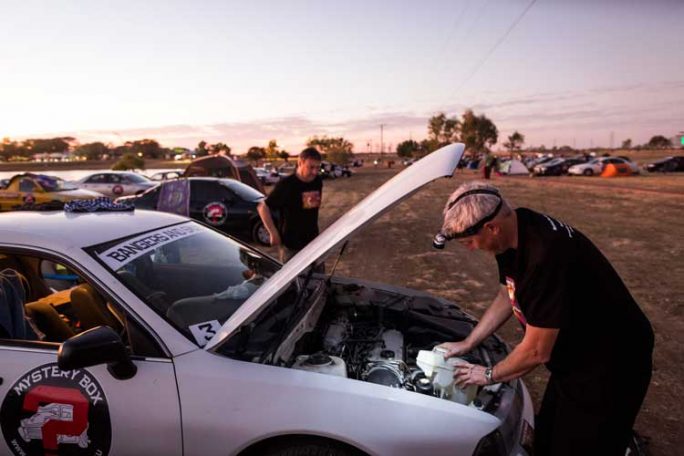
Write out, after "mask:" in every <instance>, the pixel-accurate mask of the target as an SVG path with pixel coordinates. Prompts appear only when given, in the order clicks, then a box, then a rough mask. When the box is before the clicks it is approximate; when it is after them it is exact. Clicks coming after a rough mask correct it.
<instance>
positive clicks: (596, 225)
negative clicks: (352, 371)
mask: <svg viewBox="0 0 684 456" xmlns="http://www.w3.org/2000/svg"><path fill="white" fill-rule="evenodd" d="M400 169H401V167H399V168H394V169H386V168H373V167H372V166H370V167H368V166H367V167H365V168H361V169H360V170H359V171H358V172H357V174H355V175H354V176H353V177H352V178H349V179H347V178H340V179H336V180H328V181H325V184H324V193H323V207H322V210H321V228H325V227H327V226H328V225H329V224H330V223H332V222H333V221H334V220H335V219H336V218H337V217H339V216H340V215H341V214H343V213H344V212H346V211H347V210H348V209H349V208H350V207H352V206H353V205H354V204H355V203H356V202H358V201H359V200H361V199H362V198H363V197H364V196H366V195H367V194H369V193H370V192H371V191H373V190H374V189H376V188H377V187H378V186H379V185H380V184H382V183H383V182H384V181H386V180H387V179H389V178H390V177H392V176H393V175H394V174H395V173H396V172H398V171H399V170H400ZM476 177H478V175H475V174H473V173H472V172H471V171H468V172H464V173H462V174H459V173H457V174H456V175H455V176H454V177H453V178H451V179H441V180H439V181H436V182H434V183H432V184H430V185H429V186H427V187H425V188H424V189H423V190H421V191H419V192H418V193H417V194H415V195H414V196H413V197H412V198H410V199H408V200H406V201H405V202H403V203H401V204H400V205H399V206H397V207H396V208H394V209H393V210H392V211H390V212H389V213H388V214H386V215H385V216H383V217H382V218H380V219H378V220H377V221H375V222H374V223H373V224H372V225H371V226H369V227H367V228H366V229H365V230H364V231H362V232H361V233H359V234H358V235H357V236H356V237H354V238H352V240H351V242H350V243H349V245H348V247H347V251H346V252H345V254H344V257H343V258H342V260H341V261H340V264H339V266H338V268H337V272H336V274H339V275H345V276H351V277H360V278H364V279H368V280H376V281H380V282H385V283H390V284H396V285H401V286H406V287H410V288H416V289H421V290H425V291H427V292H430V293H433V294H435V295H439V296H442V297H444V298H447V299H450V300H452V301H453V302H455V303H456V304H458V305H460V306H461V307H463V308H465V309H467V311H469V312H470V313H472V314H474V315H475V316H480V315H481V314H482V312H483V310H484V309H485V308H486V306H487V305H488V304H489V302H490V300H491V299H492V298H493V296H494V294H495V292H496V288H497V270H496V262H495V260H494V258H493V257H492V256H490V255H487V254H484V253H481V252H468V251H466V250H465V249H464V248H462V247H460V246H458V245H449V246H448V247H447V248H446V249H445V250H442V251H438V250H435V249H433V248H432V246H431V242H432V237H433V236H434V234H435V233H436V232H437V230H438V229H439V228H440V223H441V210H442V207H443V205H444V202H445V200H446V198H447V196H448V195H449V194H450V193H451V192H452V191H453V190H454V189H455V188H456V187H457V186H458V184H459V183H461V182H463V181H464V180H470V179H474V178H476ZM492 182H493V183H494V184H495V185H497V186H499V187H500V188H501V190H502V191H503V193H504V195H505V196H506V197H507V198H508V199H509V200H510V201H511V202H512V203H513V204H514V205H515V206H525V207H529V208H532V209H535V210H538V211H541V212H545V213H548V214H550V215H552V216H553V217H556V218H558V219H561V220H563V221H565V222H568V223H570V224H571V225H573V226H574V227H576V228H577V229H579V230H581V231H583V232H584V233H585V234H586V235H588V236H589V237H590V238H591V239H592V240H593V241H594V243H595V244H596V245H597V246H598V247H599V248H600V249H601V251H602V252H603V253H604V254H605V255H606V256H607V257H608V259H609V260H610V261H611V262H612V264H613V266H614V267H615V268H616V269H617V271H618V273H619V274H620V275H621V277H622V279H623V280H624V282H625V283H626V285H627V287H628V288H629V289H630V291H631V292H632V294H633V295H634V297H635V298H636V300H637V302H639V304H640V305H641V307H642V309H643V310H644V311H645V313H646V314H647V315H648V317H649V319H650V320H651V323H652V324H653V327H654V329H655V334H656V348H655V359H654V371H653V379H652V381H651V386H650V389H649V392H648V395H647V397H646V401H645V403H644V405H643V407H642V409H641V413H640V415H639V418H638V420H637V423H636V429H637V431H638V432H639V433H640V434H642V435H644V436H645V437H647V438H648V440H649V444H648V452H649V454H652V455H656V456H658V455H676V454H681V448H682V445H683V444H684V440H683V437H682V429H683V424H682V423H683V421H682V412H681V408H682V398H683V397H684V394H682V393H683V389H684V388H683V387H682V382H681V379H682V378H684V362H683V356H682V352H683V348H684V347H683V345H684V344H683V342H684V336H683V335H682V334H684V324H683V319H682V317H683V312H682V302H683V299H682V296H684V261H683V260H682V258H683V253H684V252H683V251H682V250H683V243H684V242H683V239H684V237H683V234H684V173H678V175H676V174H668V175H662V174H658V175H643V176H639V177H631V178H617V179H602V178H598V177H595V178H585V177H549V178H529V177H526V176H525V177H498V176H495V177H494V179H493V180H492ZM500 334H501V335H502V336H503V337H504V338H505V339H506V340H507V341H508V342H509V343H511V344H515V343H516V342H517V341H518V340H519V339H520V337H521V335H522V333H521V330H520V328H519V327H518V325H517V324H514V323H513V322H510V321H509V323H508V324H507V325H506V326H505V327H504V328H503V330H502V331H500ZM546 378H547V374H546V371H545V369H544V368H538V369H536V370H535V371H534V372H532V373H531V374H529V375H528V376H526V378H525V381H526V383H527V385H528V386H529V387H530V390H531V393H532V397H533V400H534V402H535V404H536V405H537V406H538V404H539V403H540V399H541V394H542V392H543V389H544V385H545V382H546ZM619 381H620V379H619V378H616V379H615V382H619Z"/></svg>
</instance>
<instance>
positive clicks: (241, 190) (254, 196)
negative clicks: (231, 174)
mask: <svg viewBox="0 0 684 456" xmlns="http://www.w3.org/2000/svg"><path fill="white" fill-rule="evenodd" d="M221 185H224V186H226V187H228V188H229V189H230V190H232V191H233V192H235V193H236V194H237V195H238V196H240V198H242V199H243V200H245V201H256V200H258V199H261V198H264V197H265V195H264V194H263V193H261V192H260V191H258V190H256V189H254V188H252V187H250V186H249V185H246V184H243V183H242V182H238V181H236V180H231V179H222V180H221Z"/></svg>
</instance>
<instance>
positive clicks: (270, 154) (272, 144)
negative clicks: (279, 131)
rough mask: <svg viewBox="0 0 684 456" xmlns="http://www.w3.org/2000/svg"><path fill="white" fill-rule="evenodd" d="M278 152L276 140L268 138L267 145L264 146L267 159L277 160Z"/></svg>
mask: <svg viewBox="0 0 684 456" xmlns="http://www.w3.org/2000/svg"><path fill="white" fill-rule="evenodd" d="M279 153H280V150H279V147H278V142H277V141H276V140H275V139H272V140H270V141H269V142H268V146H266V158H267V159H269V160H277V159H278V154H279Z"/></svg>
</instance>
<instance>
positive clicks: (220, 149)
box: [209, 142, 232, 155]
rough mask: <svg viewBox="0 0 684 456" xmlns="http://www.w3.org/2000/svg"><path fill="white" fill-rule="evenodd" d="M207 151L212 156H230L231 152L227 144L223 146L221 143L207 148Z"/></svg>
mask: <svg viewBox="0 0 684 456" xmlns="http://www.w3.org/2000/svg"><path fill="white" fill-rule="evenodd" d="M209 150H210V151H211V153H212V154H220V153H223V154H225V155H230V151H231V150H232V149H231V148H230V146H228V145H227V144H224V143H222V142H218V143H216V144H213V145H211V146H210V147H209Z"/></svg>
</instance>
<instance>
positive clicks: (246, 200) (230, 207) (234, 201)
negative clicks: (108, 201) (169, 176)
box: [116, 177, 277, 245]
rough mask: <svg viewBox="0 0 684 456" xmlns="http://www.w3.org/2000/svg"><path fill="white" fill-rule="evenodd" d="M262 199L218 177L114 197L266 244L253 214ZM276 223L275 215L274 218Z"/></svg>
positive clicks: (167, 183) (186, 180) (263, 231)
mask: <svg viewBox="0 0 684 456" xmlns="http://www.w3.org/2000/svg"><path fill="white" fill-rule="evenodd" d="M264 198H265V195H264V194H263V193H261V192H259V191H258V190H255V189H254V188H252V187H250V186H249V185H246V184H243V183H242V182H239V181H236V180H235V179H228V178H223V179H222V178H218V177H188V178H180V179H176V180H172V181H165V182H161V183H160V184H159V185H158V186H156V187H154V188H152V189H150V190H148V191H146V192H145V193H143V194H140V195H135V196H128V197H124V198H118V199H117V200H116V201H117V202H124V201H125V202H129V203H133V205H135V207H136V208H137V209H152V210H158V211H164V212H173V213H176V214H180V215H184V216H186V217H190V218H193V219H195V220H199V221H201V222H204V223H206V224H208V225H211V226H213V227H214V228H216V229H218V230H221V231H223V232H224V233H227V234H230V235H233V236H236V237H239V238H241V239H246V240H249V241H254V242H257V243H259V244H261V245H269V243H270V236H269V234H268V231H267V230H266V227H264V224H263V223H262V221H261V218H260V217H259V214H258V212H257V205H258V204H259V202H260V201H261V200H262V199H264ZM274 217H276V221H277V215H274Z"/></svg>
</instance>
